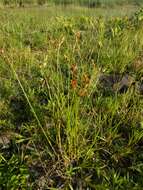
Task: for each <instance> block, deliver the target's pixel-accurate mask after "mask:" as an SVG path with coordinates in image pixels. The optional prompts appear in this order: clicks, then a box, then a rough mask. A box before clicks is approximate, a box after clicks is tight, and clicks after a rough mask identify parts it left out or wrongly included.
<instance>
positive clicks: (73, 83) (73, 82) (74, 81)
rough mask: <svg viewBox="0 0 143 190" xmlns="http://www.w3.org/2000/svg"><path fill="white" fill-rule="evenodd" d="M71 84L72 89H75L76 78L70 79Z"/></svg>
mask: <svg viewBox="0 0 143 190" xmlns="http://www.w3.org/2000/svg"><path fill="white" fill-rule="evenodd" d="M71 86H72V88H73V89H76V88H77V80H75V79H73V80H71Z"/></svg>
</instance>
